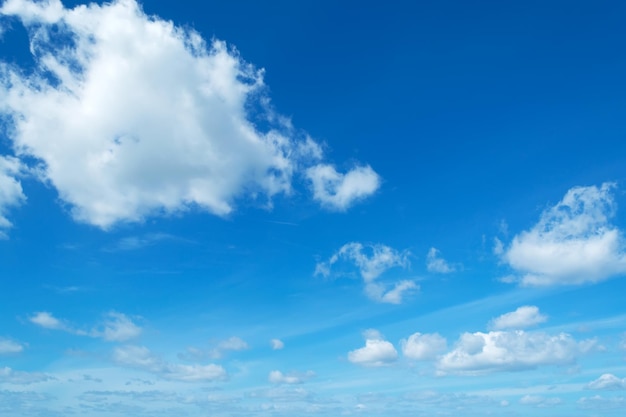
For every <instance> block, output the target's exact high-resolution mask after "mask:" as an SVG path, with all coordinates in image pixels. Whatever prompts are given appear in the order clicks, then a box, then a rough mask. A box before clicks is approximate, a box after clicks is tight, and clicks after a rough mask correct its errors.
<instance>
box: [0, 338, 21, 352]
mask: <svg viewBox="0 0 626 417" xmlns="http://www.w3.org/2000/svg"><path fill="white" fill-rule="evenodd" d="M23 350H24V345H23V344H21V343H18V342H15V341H13V340H10V339H3V338H0V355H11V354H16V353H21V352H22V351H23Z"/></svg>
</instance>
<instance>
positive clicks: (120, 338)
mask: <svg viewBox="0 0 626 417" xmlns="http://www.w3.org/2000/svg"><path fill="white" fill-rule="evenodd" d="M140 334H141V327H139V326H137V325H136V324H135V323H133V321H132V320H131V319H130V318H128V316H126V315H125V314H122V313H117V312H115V311H112V312H110V313H109V314H108V315H107V319H106V320H105V322H104V324H103V325H102V327H101V328H100V329H95V330H93V331H92V332H91V336H93V337H101V338H103V339H104V340H107V341H109V342H125V341H128V340H130V339H134V338H136V337H138V336H139V335H140Z"/></svg>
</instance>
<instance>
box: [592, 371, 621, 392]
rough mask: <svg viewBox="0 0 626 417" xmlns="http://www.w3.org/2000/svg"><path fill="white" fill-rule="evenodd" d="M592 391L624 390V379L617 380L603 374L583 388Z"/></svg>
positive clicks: (610, 375)
mask: <svg viewBox="0 0 626 417" xmlns="http://www.w3.org/2000/svg"><path fill="white" fill-rule="evenodd" d="M585 388H587V389H594V390H623V389H626V378H618V377H616V376H615V375H613V374H603V375H601V376H600V377H599V378H598V379H596V380H595V381H591V382H590V383H588V384H587V386H586V387H585Z"/></svg>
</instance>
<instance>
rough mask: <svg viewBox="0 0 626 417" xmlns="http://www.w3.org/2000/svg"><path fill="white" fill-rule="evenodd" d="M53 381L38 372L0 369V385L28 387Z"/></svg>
mask: <svg viewBox="0 0 626 417" xmlns="http://www.w3.org/2000/svg"><path fill="white" fill-rule="evenodd" d="M50 379H53V378H52V377H51V376H49V375H46V374H42V373H39V372H23V371H14V370H13V369H11V368H8V367H6V366H5V367H4V368H0V383H6V384H15V385H28V384H34V383H37V382H44V381H48V380H50Z"/></svg>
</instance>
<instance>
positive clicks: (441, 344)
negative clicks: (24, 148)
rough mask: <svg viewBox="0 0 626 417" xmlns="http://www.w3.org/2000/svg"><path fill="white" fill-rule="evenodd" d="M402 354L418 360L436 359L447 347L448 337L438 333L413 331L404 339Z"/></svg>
mask: <svg viewBox="0 0 626 417" xmlns="http://www.w3.org/2000/svg"><path fill="white" fill-rule="evenodd" d="M401 343H402V354H403V355H404V356H405V357H407V358H409V359H414V360H418V361H423V360H430V359H435V358H436V357H437V356H439V355H440V354H442V353H443V352H444V351H445V350H446V348H447V341H446V339H445V338H444V337H443V336H441V335H440V334H438V333H433V334H422V333H413V334H412V335H411V336H409V338H408V339H406V340H405V339H403V340H402V342H401Z"/></svg>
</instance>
